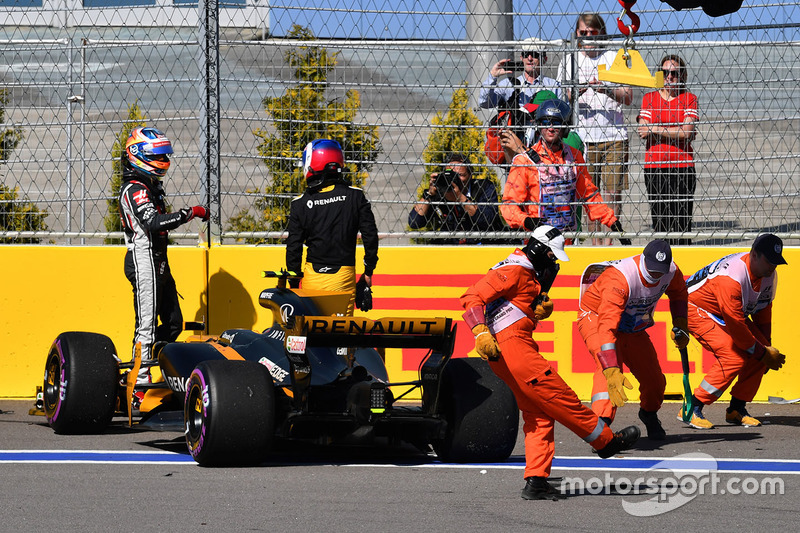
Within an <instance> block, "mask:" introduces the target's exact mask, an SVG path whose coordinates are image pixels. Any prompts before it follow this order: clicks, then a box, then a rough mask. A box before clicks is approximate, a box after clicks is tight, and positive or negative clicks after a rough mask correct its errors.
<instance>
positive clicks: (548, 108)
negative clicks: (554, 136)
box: [534, 99, 572, 139]
mask: <svg viewBox="0 0 800 533" xmlns="http://www.w3.org/2000/svg"><path fill="white" fill-rule="evenodd" d="M571 118H572V108H571V107H570V106H569V104H568V103H566V102H565V101H564V100H557V99H555V100H545V101H544V102H542V103H541V104H539V107H537V108H536V115H535V116H534V121H535V122H536V125H537V126H538V125H540V124H541V123H542V122H543V121H546V120H557V121H559V122H561V123H562V124H563V125H564V127H563V129H562V130H561V138H562V139H563V138H564V137H566V136H567V134H569V124H570V120H571Z"/></svg>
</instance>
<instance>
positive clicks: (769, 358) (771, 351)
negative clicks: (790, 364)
mask: <svg viewBox="0 0 800 533" xmlns="http://www.w3.org/2000/svg"><path fill="white" fill-rule="evenodd" d="M761 361H762V362H763V363H764V364H765V365H767V368H769V369H770V370H780V368H781V367H782V366H783V363H785V362H786V356H785V355H783V354H782V353H781V352H779V351H778V349H777V348H775V347H774V346H767V348H766V351H765V352H764V357H762V358H761Z"/></svg>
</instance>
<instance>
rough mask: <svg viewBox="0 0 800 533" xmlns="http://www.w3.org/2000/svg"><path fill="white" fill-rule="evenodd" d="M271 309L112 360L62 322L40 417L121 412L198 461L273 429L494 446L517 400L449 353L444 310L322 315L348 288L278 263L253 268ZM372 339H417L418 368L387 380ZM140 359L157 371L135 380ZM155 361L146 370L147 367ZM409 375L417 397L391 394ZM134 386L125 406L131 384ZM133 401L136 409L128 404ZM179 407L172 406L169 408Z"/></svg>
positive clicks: (449, 447) (511, 420)
mask: <svg viewBox="0 0 800 533" xmlns="http://www.w3.org/2000/svg"><path fill="white" fill-rule="evenodd" d="M265 275H267V276H268V277H269V276H274V277H277V278H278V286H277V287H274V288H268V289H265V290H263V291H261V293H260V295H259V303H260V304H261V305H262V306H263V307H265V308H267V309H269V310H270V311H271V312H272V316H273V324H272V326H271V327H270V328H268V329H266V330H265V331H263V332H260V333H259V332H255V331H250V330H244V329H230V330H227V331H224V332H222V333H221V334H220V335H218V336H207V335H195V336H191V337H189V338H188V339H187V340H186V341H184V342H174V343H168V344H166V345H161V346H158V347H155V349H154V353H155V354H157V360H156V361H153V362H149V363H148V362H142V361H141V360H140V357H139V356H138V355H136V356H135V357H134V360H133V361H131V362H130V363H121V362H119V360H118V359H117V358H116V355H115V354H116V350H115V348H114V346H113V343H112V342H111V340H110V339H108V338H107V337H105V336H103V335H99V334H96V333H85V332H68V333H62V334H61V335H59V337H58V338H57V339H56V341H55V342H54V343H53V346H52V347H51V350H50V353H49V355H48V361H47V363H46V369H45V382H44V388H43V404H44V405H43V407H44V411H45V413H46V414H47V416H48V421H49V423H50V425H51V426H52V427H53V429H54V430H56V431H58V432H62V433H83V432H95V431H102V430H103V428H104V427H105V426H107V425H108V424H109V423H110V422H111V419H112V418H113V417H114V416H124V415H127V417H128V423H129V424H132V425H133V424H141V425H143V426H150V427H159V428H162V429H179V430H182V431H184V433H185V435H186V440H187V446H188V448H189V451H190V453H191V454H192V455H193V457H194V458H195V459H196V460H197V461H198V463H200V464H203V465H209V466H212V465H222V464H253V463H258V462H261V461H263V460H264V458H265V457H267V456H268V454H269V452H270V450H272V449H273V448H274V446H275V444H276V442H277V441H279V440H292V439H304V440H310V441H312V442H316V443H348V444H349V443H357V444H370V443H373V442H375V439H377V438H387V439H389V440H390V441H395V442H398V441H405V442H409V443H411V444H413V445H415V446H417V447H419V448H420V449H423V450H425V449H430V447H432V448H433V449H434V450H435V451H436V452H437V454H438V455H439V456H440V458H442V459H444V460H449V461H494V460H500V459H505V458H506V457H508V455H509V454H510V453H511V450H512V449H513V446H514V444H515V442H516V435H517V425H518V410H517V406H516V403H515V402H514V399H513V395H512V394H511V392H510V390H509V389H508V388H507V387H506V386H505V384H504V383H503V382H502V381H501V380H499V379H498V378H497V377H496V376H494V374H493V373H492V372H491V371H490V370H489V368H488V365H487V364H486V363H485V362H484V361H481V360H480V359H465V358H458V359H451V356H452V352H453V346H454V339H455V330H456V326H455V325H454V324H453V321H452V319H449V318H404V317H388V318H381V319H377V320H371V319H368V318H364V317H344V316H335V315H334V316H331V315H332V313H334V312H336V311H337V310H339V309H342V308H343V305H346V301H347V298H349V294H347V293H334V292H322V291H308V290H302V289H291V288H287V287H286V281H287V279H290V278H291V277H292V276H291V274H289V273H286V272H285V271H284V272H278V273H265ZM385 348H422V349H427V350H428V353H427V355H426V356H425V358H424V359H423V361H422V364H421V365H420V368H419V377H418V379H416V380H413V381H408V382H400V383H398V382H395V383H392V382H391V381H390V380H389V376H388V374H387V371H386V366H385V364H384V361H383V357H382V354H381V351H380V350H382V349H385ZM140 365H145V366H154V367H157V369H158V370H159V371H160V374H161V377H162V379H160V380H159V381H158V382H156V383H152V384H145V385H138V384H137V383H136V375H137V374H138V370H139V367H140ZM156 373H157V372H154V374H156ZM416 389H419V390H420V391H421V392H420V396H421V400H420V401H417V402H406V401H401V400H402V399H403V398H404V397H406V396H407V395H408V394H409V393H410V392H411V391H413V390H416ZM139 390H145V395H144V400H143V401H142V403H141V407H140V410H139V411H138V412H136V411H134V410H133V409H131V408H130V406H131V400H132V398H133V394H134V393H135V392H137V391H139ZM134 415H136V416H134ZM181 415H182V416H181Z"/></svg>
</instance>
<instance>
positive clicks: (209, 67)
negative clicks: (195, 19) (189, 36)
mask: <svg viewBox="0 0 800 533" xmlns="http://www.w3.org/2000/svg"><path fill="white" fill-rule="evenodd" d="M199 9H200V23H199V25H198V31H199V35H198V42H199V45H200V58H199V67H200V150H201V154H200V160H201V166H200V168H201V177H200V179H201V183H202V188H203V203H204V205H205V206H206V207H207V208H208V209H209V212H210V213H211V218H210V220H209V223H208V233H207V235H206V243H207V245H208V246H212V245H214V244H220V240H221V233H222V220H221V215H222V211H221V208H220V157H219V152H220V138H219V133H220V132H219V128H220V124H219V122H220V110H219V0H203V1H201V2H200V3H199Z"/></svg>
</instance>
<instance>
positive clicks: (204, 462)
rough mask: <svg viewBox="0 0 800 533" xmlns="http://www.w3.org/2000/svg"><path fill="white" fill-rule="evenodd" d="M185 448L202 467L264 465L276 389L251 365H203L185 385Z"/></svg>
mask: <svg viewBox="0 0 800 533" xmlns="http://www.w3.org/2000/svg"><path fill="white" fill-rule="evenodd" d="M183 416H184V424H185V430H186V444H187V445H188V447H189V452H190V453H191V454H192V457H194V459H195V461H197V462H198V463H199V464H200V465H201V466H245V465H255V464H259V463H261V462H263V461H264V459H265V457H266V455H267V454H268V453H269V451H270V448H271V446H272V441H273V437H274V433H275V388H274V385H273V383H272V376H270V374H269V370H267V368H266V367H264V366H263V365H261V364H259V363H256V362H253V361H229V360H212V361H203V362H202V363H200V364H199V365H197V367H196V368H195V369H194V371H193V372H192V375H191V376H190V377H189V381H188V383H187V385H186V401H185V403H184V409H183Z"/></svg>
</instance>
